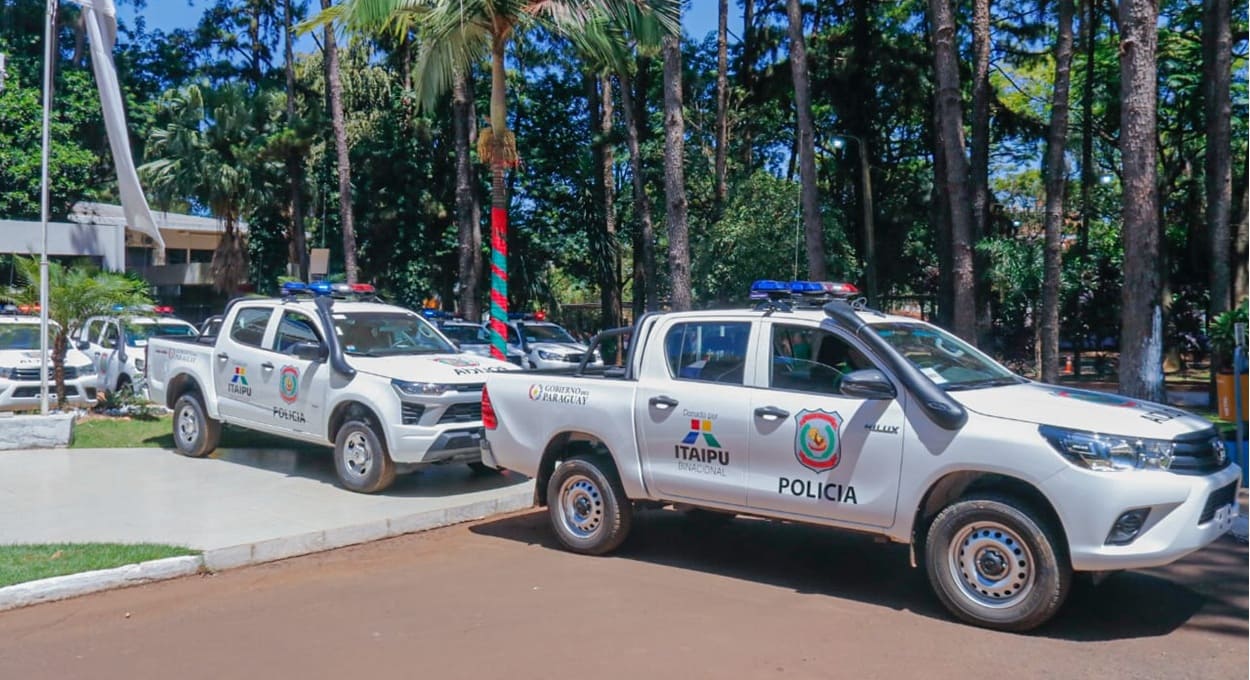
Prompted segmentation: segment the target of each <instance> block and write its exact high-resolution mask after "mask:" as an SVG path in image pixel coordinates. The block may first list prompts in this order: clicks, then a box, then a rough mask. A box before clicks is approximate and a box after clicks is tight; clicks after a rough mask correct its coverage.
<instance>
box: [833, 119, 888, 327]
mask: <svg viewBox="0 0 1250 680" xmlns="http://www.w3.org/2000/svg"><path fill="white" fill-rule="evenodd" d="M848 139H849V140H852V141H854V142H855V143H856V144H859V175H860V182H861V184H862V186H863V192H864V220H863V230H864V234H863V238H864V292H865V293H866V295H867V297H868V304H869V305H872V306H875V305H876V304H877V247H876V241H875V236H874V233H875V232H874V229H873V223H872V173H871V172H870V171H869V167H868V143H867V142H865V141H864V140H863V139H862V138H860V137H856V136H855V135H849V134H845V133H838V135H837V136H835V137H834V138H833V148H834V149H838V150H841V149H842V148H844V147H845V146H846V140H848Z"/></svg>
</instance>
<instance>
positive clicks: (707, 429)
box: [681, 418, 720, 449]
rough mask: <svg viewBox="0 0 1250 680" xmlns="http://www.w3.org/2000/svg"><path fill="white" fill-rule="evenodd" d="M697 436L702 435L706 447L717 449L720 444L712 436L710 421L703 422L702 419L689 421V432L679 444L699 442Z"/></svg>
mask: <svg viewBox="0 0 1250 680" xmlns="http://www.w3.org/2000/svg"><path fill="white" fill-rule="evenodd" d="M699 435H703V441H704V442H706V443H707V445H708V446H710V447H712V448H714V449H719V448H720V442H718V441H716V436H715V435H713V434H712V421H710V420H703V419H702V418H691V419H690V432H689V433H687V434H686V438H685V439H683V440H681V443H683V444H686V445H690V444H694V443H696V442H698V441H699Z"/></svg>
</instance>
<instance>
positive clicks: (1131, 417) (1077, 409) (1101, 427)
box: [949, 382, 1211, 439]
mask: <svg viewBox="0 0 1250 680" xmlns="http://www.w3.org/2000/svg"><path fill="white" fill-rule="evenodd" d="M949 394H950V396H951V397H953V398H954V399H955V400H956V401H958V402H959V403H961V404H963V405H964V406H965V407H966V408H968V409H969V410H971V411H975V412H977V413H980V414H982V415H987V416H993V417H995V418H1007V419H1010V420H1020V421H1024V422H1028V423H1037V424H1038V425H1054V426H1056V427H1067V428H1071V429H1074V430H1086V431H1089V432H1099V433H1103V434H1117V435H1121V436H1130V437H1148V438H1151V439H1172V438H1174V437H1177V436H1179V435H1182V434H1186V433H1189V432H1197V431H1200V430H1205V429H1207V428H1209V427H1211V423H1209V422H1207V421H1206V420H1205V419H1203V418H1199V417H1198V416H1195V415H1192V414H1190V413H1188V412H1186V411H1182V410H1180V409H1178V408H1174V407H1171V406H1167V405H1164V404H1156V403H1154V402H1150V401H1142V400H1140V399H1133V398H1130V397H1124V396H1121V395H1118V394H1110V393H1107V392H1094V391H1091V390H1082V389H1077V388H1073V387H1065V386H1060V385H1047V384H1045V383H1034V382H1030V383H1024V384H1020V385H1007V386H1004V387H987V388H985V389H979V390H966V391H955V392H950V393H949Z"/></svg>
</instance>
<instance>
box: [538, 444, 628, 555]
mask: <svg viewBox="0 0 1250 680" xmlns="http://www.w3.org/2000/svg"><path fill="white" fill-rule="evenodd" d="M547 510H548V511H549V514H550V516H551V527H552V529H554V530H555V533H556V536H557V537H558V538H559V539H560V542H561V543H563V544H564V546H565V547H566V548H568V549H569V550H571V551H573V552H576V553H582V554H583V555H603V554H606V553H609V552H612V551H613V550H615V549H616V548H617V547H619V546H620V545H621V543H622V542H624V540H625V537H626V536H628V535H629V527H630V524H631V523H632V520H633V507H632V506H631V505H630V502H629V499H628V498H626V497H625V491H624V490H623V489H622V488H621V480H620V478H619V477H618V476H617V474H616V470H615V469H614V468H613V467H612V465H611V462H610V459H608V458H606V457H604V456H597V455H582V456H574V457H572V458H569V459H568V460H565V461H564V462H562V463H560V464H559V465H557V466H556V470H555V472H554V473H553V474H552V475H551V480H550V481H549V482H548V483H547Z"/></svg>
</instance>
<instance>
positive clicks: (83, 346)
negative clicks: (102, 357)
mask: <svg viewBox="0 0 1250 680" xmlns="http://www.w3.org/2000/svg"><path fill="white" fill-rule="evenodd" d="M74 348H75V349H77V350H78V351H79V352H86V351H87V350H89V349H91V343H89V342H87V341H86V340H79V341H78V342H76V343H74Z"/></svg>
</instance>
